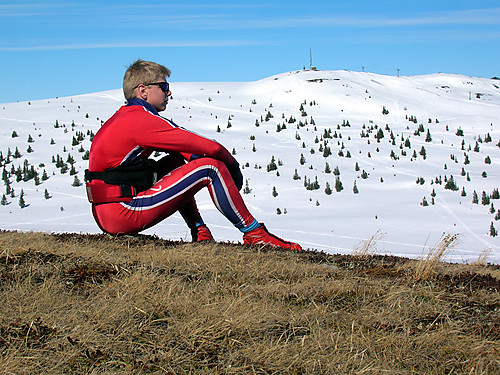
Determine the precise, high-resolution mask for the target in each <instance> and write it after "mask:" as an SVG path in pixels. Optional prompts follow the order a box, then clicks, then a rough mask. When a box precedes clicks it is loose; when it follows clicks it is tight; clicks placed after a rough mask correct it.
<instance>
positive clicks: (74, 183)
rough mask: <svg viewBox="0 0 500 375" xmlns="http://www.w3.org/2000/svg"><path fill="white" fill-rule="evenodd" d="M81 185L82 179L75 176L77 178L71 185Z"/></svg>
mask: <svg viewBox="0 0 500 375" xmlns="http://www.w3.org/2000/svg"><path fill="white" fill-rule="evenodd" d="M81 184H82V183H81V182H80V179H79V178H78V176H75V178H74V179H73V183H72V184H71V186H74V187H78V186H80V185H81Z"/></svg>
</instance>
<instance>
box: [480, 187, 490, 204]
mask: <svg viewBox="0 0 500 375" xmlns="http://www.w3.org/2000/svg"><path fill="white" fill-rule="evenodd" d="M481 204H482V205H483V206H487V205H488V204H490V197H488V194H486V192H485V191H484V190H483V194H482V195H481Z"/></svg>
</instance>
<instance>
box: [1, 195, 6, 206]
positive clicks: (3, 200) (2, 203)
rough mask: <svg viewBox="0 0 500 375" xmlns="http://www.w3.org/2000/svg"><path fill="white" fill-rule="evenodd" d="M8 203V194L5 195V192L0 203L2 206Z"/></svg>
mask: <svg viewBox="0 0 500 375" xmlns="http://www.w3.org/2000/svg"><path fill="white" fill-rule="evenodd" d="M7 203H8V201H7V197H6V196H5V194H4V195H2V201H1V202H0V204H1V205H2V206H6V205H7Z"/></svg>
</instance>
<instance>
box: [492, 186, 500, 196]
mask: <svg viewBox="0 0 500 375" xmlns="http://www.w3.org/2000/svg"><path fill="white" fill-rule="evenodd" d="M491 199H500V193H499V192H498V189H497V188H495V189H493V191H492V192H491Z"/></svg>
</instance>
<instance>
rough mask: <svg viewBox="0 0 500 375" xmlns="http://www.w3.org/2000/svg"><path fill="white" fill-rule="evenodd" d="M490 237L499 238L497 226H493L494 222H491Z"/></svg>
mask: <svg viewBox="0 0 500 375" xmlns="http://www.w3.org/2000/svg"><path fill="white" fill-rule="evenodd" d="M490 236H491V237H496V236H498V231H497V230H496V229H495V226H494V225H493V222H491V224H490Z"/></svg>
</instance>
